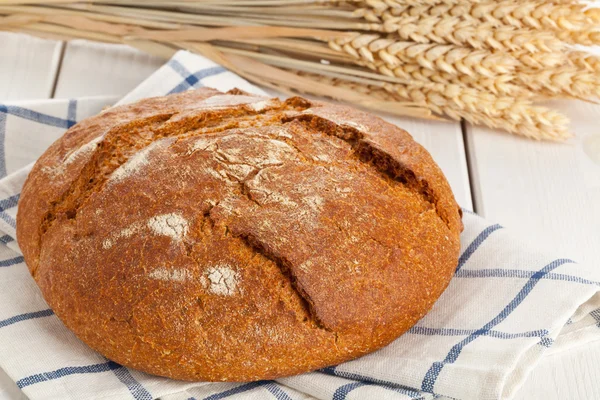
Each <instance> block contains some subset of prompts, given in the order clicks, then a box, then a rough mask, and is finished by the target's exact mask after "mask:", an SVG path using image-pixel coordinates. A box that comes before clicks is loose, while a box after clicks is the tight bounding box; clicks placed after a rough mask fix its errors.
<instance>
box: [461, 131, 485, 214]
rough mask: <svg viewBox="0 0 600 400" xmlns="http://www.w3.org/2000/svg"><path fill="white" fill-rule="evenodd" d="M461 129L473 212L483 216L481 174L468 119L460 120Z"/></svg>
mask: <svg viewBox="0 0 600 400" xmlns="http://www.w3.org/2000/svg"><path fill="white" fill-rule="evenodd" d="M460 130H461V132H462V138H463V144H464V146H465V160H466V163H467V174H468V175H469V191H470V192H471V205H472V207H473V210H472V211H473V212H474V213H476V214H479V215H481V216H483V209H482V208H481V207H480V204H479V199H480V198H481V196H480V193H479V185H478V182H479V176H478V175H477V168H475V164H476V163H475V153H474V152H473V143H472V142H471V137H470V135H468V134H467V121H465V120H464V119H461V120H460Z"/></svg>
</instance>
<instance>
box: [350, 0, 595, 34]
mask: <svg viewBox="0 0 600 400" xmlns="http://www.w3.org/2000/svg"><path fill="white" fill-rule="evenodd" d="M363 5H364V6H367V4H366V3H364V4H363ZM583 9H584V5H582V4H555V3H549V2H545V1H515V0H503V1H493V2H486V3H473V2H461V3H457V4H436V5H431V4H425V5H417V6H403V7H398V8H389V9H386V10H380V9H374V8H370V7H368V6H367V7H365V8H359V9H356V10H355V11H354V15H355V16H357V17H362V18H364V19H366V20H368V21H369V22H374V23H383V22H384V21H386V20H388V19H392V18H394V17H411V16H430V17H442V16H452V17H460V16H464V17H469V18H473V19H476V20H481V21H486V22H490V23H492V24H493V25H494V26H502V25H509V26H514V27H516V28H533V29H537V30H542V29H550V30H554V31H557V32H563V31H581V30H584V29H586V28H587V27H590V26H591V25H594V23H595V22H596V21H594V18H593V17H592V16H589V15H586V13H585V12H584V11H583Z"/></svg>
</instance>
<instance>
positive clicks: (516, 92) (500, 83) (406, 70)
mask: <svg viewBox="0 0 600 400" xmlns="http://www.w3.org/2000/svg"><path fill="white" fill-rule="evenodd" d="M365 66H368V65H366V64H365ZM394 74H395V76H397V77H399V78H402V79H406V80H410V81H416V82H423V83H425V84H429V83H442V84H446V85H448V84H458V85H463V86H465V87H471V88H473V89H477V90H482V91H490V92H492V93H494V94H497V95H498V94H501V95H510V96H520V97H534V96H535V94H534V93H532V92H531V91H530V90H528V89H526V88H524V87H522V86H517V85H515V84H514V83H512V82H513V81H514V75H511V74H503V75H498V76H493V77H489V78H487V77H485V76H480V75H471V76H468V75H462V74H459V75H454V74H450V73H448V72H444V71H435V70H431V69H427V68H423V67H422V66H420V65H418V64H403V65H400V66H398V67H397V68H395V69H394Z"/></svg>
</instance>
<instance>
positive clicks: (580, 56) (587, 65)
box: [567, 51, 600, 75]
mask: <svg viewBox="0 0 600 400" xmlns="http://www.w3.org/2000/svg"><path fill="white" fill-rule="evenodd" d="M567 59H568V63H569V64H570V65H574V66H576V67H579V68H581V69H583V70H585V71H591V72H594V73H596V74H597V75H599V74H600V57H598V56H595V55H593V54H590V53H587V52H584V51H571V52H569V53H567Z"/></svg>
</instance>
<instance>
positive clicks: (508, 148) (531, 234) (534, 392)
mask: <svg viewBox="0 0 600 400" xmlns="http://www.w3.org/2000/svg"><path fill="white" fill-rule="evenodd" d="M163 63H164V60H161V59H158V58H155V57H152V56H149V55H146V54H143V53H141V52H139V51H137V50H134V49H132V48H129V47H126V46H118V45H106V44H99V43H91V42H85V41H73V42H69V43H64V42H60V41H53V40H43V39H38V38H33V37H30V36H26V35H21V34H13V33H0V102H4V101H11V100H26V99H43V98H73V97H80V96H94V95H117V96H119V95H123V94H125V93H127V92H128V91H129V90H131V89H132V88H134V87H135V86H136V85H137V84H138V83H140V82H141V81H142V80H144V79H145V78H146V77H147V76H148V75H150V74H151V73H152V72H153V71H155V70H156V69H157V68H158V67H159V66H161V65H162V64H163ZM557 106H558V107H559V108H560V109H562V110H563V111H565V112H566V113H567V114H568V115H569V116H570V117H571V118H572V121H573V123H572V130H573V132H574V133H576V134H577V138H576V139H575V140H573V141H572V142H570V143H568V144H557V143H539V142H534V141H530V140H526V139H522V138H519V137H516V136H512V135H509V134H506V133H502V132H497V131H494V130H490V129H486V128H481V127H474V126H471V125H469V124H463V125H461V124H460V123H458V122H425V121H420V120H415V119H410V118H387V119H390V120H392V121H393V122H394V123H396V124H398V125H400V126H401V127H402V128H405V129H406V130H407V131H409V132H410V133H411V134H412V135H413V136H414V137H415V139H416V140H417V141H419V142H420V143H421V144H422V145H423V146H425V147H426V148H427V149H428V150H429V152H430V153H431V154H432V156H433V158H434V159H435V160H436V161H437V162H438V164H439V165H440V166H441V168H442V170H443V171H444V173H445V174H446V176H447V177H448V180H449V181H450V184H451V186H452V188H453V190H454V193H455V195H456V198H457V200H458V202H459V203H460V204H461V205H462V206H463V207H465V208H468V209H472V210H474V211H476V212H477V213H478V214H480V215H483V216H485V217H486V218H488V219H490V220H493V221H496V222H499V223H500V224H502V225H504V226H505V227H507V228H509V229H512V230H513V232H515V234H517V235H520V236H522V237H523V238H524V240H528V241H529V242H531V243H532V244H534V245H536V246H539V247H542V248H549V249H551V250H552V251H553V252H555V253H558V254H559V255H561V256H565V257H571V258H573V259H575V260H578V261H580V262H583V263H588V264H590V265H593V266H596V267H598V268H600V154H598V153H595V154H594V153H591V151H592V150H591V147H590V148H587V152H586V147H585V145H584V144H585V143H590V142H591V141H594V140H595V141H596V143H598V141H599V140H600V129H599V125H600V124H599V123H598V122H597V120H596V119H597V118H599V117H600V106H598V105H593V104H589V103H583V102H569V103H568V104H567V103H559V104H557ZM597 151H598V150H597V147H596V152H597ZM594 160H595V161H594ZM3 394H5V395H6V397H8V398H21V397H24V396H23V395H22V394H21V393H20V392H19V391H18V389H17V388H16V386H15V385H14V383H12V381H10V380H9V379H8V377H7V376H6V375H5V374H4V373H3V372H2V371H1V370H0V398H3ZM516 399H519V400H525V399H527V400H530V399H546V400H555V399H556V400H568V399H577V400H591V399H600V341H599V342H596V343H594V344H592V345H590V346H587V347H585V348H577V349H573V350H570V351H568V352H564V353H559V354H557V355H553V356H548V357H546V358H544V359H543V360H542V361H541V362H540V364H539V365H538V366H537V367H536V369H535V370H534V371H533V372H532V373H531V375H530V377H529V378H528V380H527V382H526V383H525V385H524V386H523V388H522V389H521V391H520V392H519V393H518V395H517V396H516Z"/></svg>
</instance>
